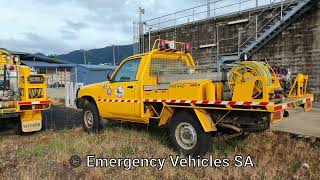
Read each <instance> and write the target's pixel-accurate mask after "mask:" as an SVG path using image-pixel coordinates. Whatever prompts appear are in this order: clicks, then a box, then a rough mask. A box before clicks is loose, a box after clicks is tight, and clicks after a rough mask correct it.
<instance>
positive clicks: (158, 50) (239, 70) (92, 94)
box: [77, 40, 313, 156]
mask: <svg viewBox="0 0 320 180" xmlns="http://www.w3.org/2000/svg"><path fill="white" fill-rule="evenodd" d="M307 80H308V77H307V76H305V75H301V74H299V75H297V80H295V82H294V83H293V86H292V87H291V91H290V94H285V93H284V92H283V91H282V90H281V83H280V81H279V79H278V76H277V75H276V74H275V73H274V72H273V70H272V68H271V67H270V66H269V65H268V64H267V63H265V62H259V61H242V62H239V63H237V64H234V66H233V68H232V69H231V70H230V71H229V72H224V73H219V72H200V71H198V70H197V69H196V65H195V62H194V60H193V58H192V56H191V54H190V53H189V45H188V44H187V43H179V42H174V41H166V40H157V41H156V42H155V44H154V47H153V50H152V51H151V52H149V53H146V54H139V55H134V56H131V57H128V58H126V59H125V60H123V61H122V63H121V64H120V65H119V67H118V68H117V69H116V71H115V72H114V73H113V75H112V76H108V81H106V82H102V83H97V84H92V85H88V86H85V87H82V88H81V89H80V90H79V91H78V93H77V107H78V108H82V109H83V118H82V124H83V128H84V130H85V131H87V132H89V133H96V132H99V131H100V130H101V124H100V118H105V119H108V120H119V119H120V120H123V121H129V122H137V123H144V124H150V123H152V122H157V123H158V125H159V126H169V135H170V140H171V142H172V144H173V146H174V147H175V148H176V149H177V150H178V151H179V152H182V153H184V154H187V155H200V156H201V155H204V154H205V153H206V152H207V151H208V150H209V149H210V148H211V146H212V144H213V141H212V138H220V139H228V138H233V137H236V136H240V135H243V134H244V133H250V132H260V131H265V130H267V129H269V127H270V123H273V122H277V121H280V120H282V119H283V117H284V116H287V115H288V112H287V111H286V110H287V109H289V108H293V107H296V106H301V107H303V108H304V110H305V111H308V110H310V109H311V107H312V101H313V95H312V94H308V93H307V92H306V89H307Z"/></svg>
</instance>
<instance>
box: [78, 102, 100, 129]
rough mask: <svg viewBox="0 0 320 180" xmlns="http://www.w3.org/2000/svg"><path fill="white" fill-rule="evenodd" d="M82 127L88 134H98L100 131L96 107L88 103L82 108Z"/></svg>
mask: <svg viewBox="0 0 320 180" xmlns="http://www.w3.org/2000/svg"><path fill="white" fill-rule="evenodd" d="M81 123H82V127H83V129H84V131H86V132H88V133H99V132H100V130H101V124H100V115H99V111H98V109H97V106H96V105H95V104H94V103H92V102H90V103H87V104H85V105H84V106H83V111H82V121H81Z"/></svg>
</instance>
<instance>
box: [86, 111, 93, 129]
mask: <svg viewBox="0 0 320 180" xmlns="http://www.w3.org/2000/svg"><path fill="white" fill-rule="evenodd" d="M84 124H85V125H86V127H87V128H89V129H90V128H92V126H93V114H92V113H91V111H86V112H85V113H84Z"/></svg>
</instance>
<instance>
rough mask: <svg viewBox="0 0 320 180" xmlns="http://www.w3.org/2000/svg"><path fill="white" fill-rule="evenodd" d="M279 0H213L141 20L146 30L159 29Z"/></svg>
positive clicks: (233, 12)
mask: <svg viewBox="0 0 320 180" xmlns="http://www.w3.org/2000/svg"><path fill="white" fill-rule="evenodd" d="M275 2H281V0H215V1H212V2H209V3H207V4H203V5H199V6H195V7H192V8H189V9H184V10H181V11H177V12H174V13H170V14H167V15H163V16H160V17H156V18H152V19H149V20H146V21H144V22H143V24H144V25H145V30H146V31H159V30H163V29H166V28H172V27H174V26H178V25H183V24H186V23H194V22H197V21H201V20H205V19H208V18H218V17H222V16H227V15H230V14H236V13H242V12H243V11H246V10H249V9H253V8H258V7H261V6H266V5H272V4H274V3H275Z"/></svg>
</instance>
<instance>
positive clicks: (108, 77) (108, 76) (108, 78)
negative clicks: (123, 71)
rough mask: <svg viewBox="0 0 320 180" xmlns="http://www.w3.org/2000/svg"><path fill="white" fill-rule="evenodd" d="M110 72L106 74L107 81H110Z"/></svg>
mask: <svg viewBox="0 0 320 180" xmlns="http://www.w3.org/2000/svg"><path fill="white" fill-rule="evenodd" d="M111 76H112V72H108V74H107V81H111Z"/></svg>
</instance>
